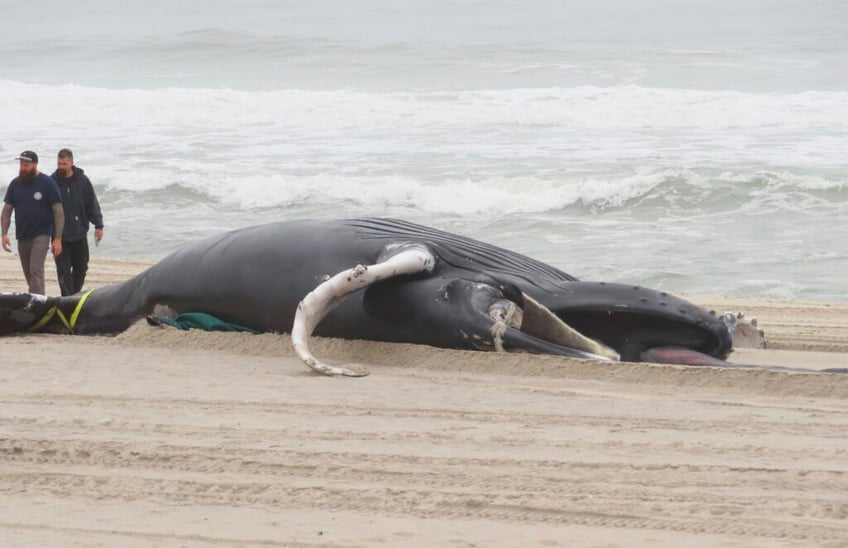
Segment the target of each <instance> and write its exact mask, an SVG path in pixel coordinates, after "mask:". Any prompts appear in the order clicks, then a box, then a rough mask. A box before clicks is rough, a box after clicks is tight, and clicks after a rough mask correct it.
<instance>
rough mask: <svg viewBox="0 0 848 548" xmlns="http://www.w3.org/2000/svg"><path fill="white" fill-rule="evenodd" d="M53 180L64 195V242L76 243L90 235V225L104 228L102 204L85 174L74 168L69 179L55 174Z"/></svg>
mask: <svg viewBox="0 0 848 548" xmlns="http://www.w3.org/2000/svg"><path fill="white" fill-rule="evenodd" d="M52 177H53V180H55V181H56V184H57V185H59V194H61V195H62V208H63V209H64V210H65V230H64V232H63V233H62V240H63V241H65V242H75V241H77V240H82V239H83V238H85V237H86V234H88V225H89V223H90V224H93V225H94V228H103V214H102V213H100V203H99V202H98V201H97V195H96V194H95V193H94V187H93V186H91V181H89V180H88V176H87V175H86V174H85V172H84V171H83V170H82V169H80V168H78V167H77V166H74V172H73V174H72V175H71V176H70V177H68V178H67V179H63V178H62V177H60V176H59V172H58V171H54V172H53V175H52Z"/></svg>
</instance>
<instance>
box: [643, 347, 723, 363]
mask: <svg viewBox="0 0 848 548" xmlns="http://www.w3.org/2000/svg"><path fill="white" fill-rule="evenodd" d="M640 358H641V360H642V361H644V362H652V363H676V364H680V365H713V366H720V367H733V365H732V364H730V363H728V362H726V361H724V360H720V359H718V358H714V357H712V356H709V355H707V354H703V353H701V352H698V351H696V350H692V349H689V348H683V347H680V346H658V347H656V348H651V349H648V350H645V351H644V352H642V355H641V356H640Z"/></svg>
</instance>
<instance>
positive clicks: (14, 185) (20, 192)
mask: <svg viewBox="0 0 848 548" xmlns="http://www.w3.org/2000/svg"><path fill="white" fill-rule="evenodd" d="M3 201H4V202H6V203H7V204H9V205H11V206H12V207H13V208H15V238H17V239H18V240H30V239H32V238H35V237H36V236H44V235H47V236H51V237H52V236H53V204H58V203H61V202H62V196H61V195H60V194H59V186H58V185H57V184H56V181H54V180H53V179H52V178H51V177H50V176H49V175H45V174H44V173H39V174H38V175H36V177H35V179H33V180H32V182H30V183H29V184H28V185H25V184H24V183H22V182H21V181H20V177H15V178H14V179H13V180H12V182H11V183H9V188H7V189H6V197H5V198H3Z"/></svg>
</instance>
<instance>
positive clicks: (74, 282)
mask: <svg viewBox="0 0 848 548" xmlns="http://www.w3.org/2000/svg"><path fill="white" fill-rule="evenodd" d="M87 271H88V238H83V239H82V240H77V241H75V242H62V254H61V255H59V256H58V257H56V274H57V275H58V277H59V289H61V290H62V295H63V296H64V295H73V294H74V293H79V292H80V290H81V289H82V284H83V283H84V282H85V273H86V272H87Z"/></svg>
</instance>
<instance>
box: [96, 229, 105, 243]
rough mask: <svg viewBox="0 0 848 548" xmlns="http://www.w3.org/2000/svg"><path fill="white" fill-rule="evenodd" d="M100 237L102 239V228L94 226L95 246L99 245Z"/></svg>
mask: <svg viewBox="0 0 848 548" xmlns="http://www.w3.org/2000/svg"><path fill="white" fill-rule="evenodd" d="M102 239H103V229H102V228H95V229H94V245H95V246H98V245H100V240H102Z"/></svg>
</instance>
